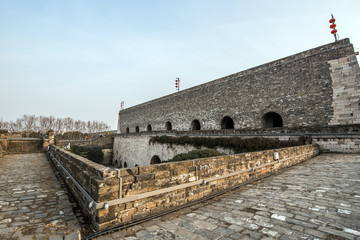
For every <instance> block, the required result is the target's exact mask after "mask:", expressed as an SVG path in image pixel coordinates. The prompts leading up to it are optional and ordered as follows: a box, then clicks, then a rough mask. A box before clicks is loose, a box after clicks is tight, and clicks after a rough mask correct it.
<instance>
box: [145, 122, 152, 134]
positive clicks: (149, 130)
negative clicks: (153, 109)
mask: <svg viewBox="0 0 360 240" xmlns="http://www.w3.org/2000/svg"><path fill="white" fill-rule="evenodd" d="M146 130H147V131H148V132H151V131H152V127H151V125H150V124H149V125H147V127H146Z"/></svg>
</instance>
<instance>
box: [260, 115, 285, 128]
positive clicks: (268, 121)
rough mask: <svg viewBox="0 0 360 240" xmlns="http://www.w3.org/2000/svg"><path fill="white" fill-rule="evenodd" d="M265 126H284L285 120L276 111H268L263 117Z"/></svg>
mask: <svg viewBox="0 0 360 240" xmlns="http://www.w3.org/2000/svg"><path fill="white" fill-rule="evenodd" d="M262 122H263V127H264V128H275V127H283V120H282V118H281V116H280V115H279V114H278V113H276V112H268V113H266V114H265V115H264V116H263V117H262Z"/></svg>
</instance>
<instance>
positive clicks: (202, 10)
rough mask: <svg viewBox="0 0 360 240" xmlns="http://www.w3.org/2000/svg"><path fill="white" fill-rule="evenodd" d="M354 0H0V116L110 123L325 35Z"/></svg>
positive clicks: (352, 8) (356, 23) (355, 6)
mask: <svg viewBox="0 0 360 240" xmlns="http://www.w3.org/2000/svg"><path fill="white" fill-rule="evenodd" d="M331 13H332V14H334V17H335V18H336V24H337V30H338V34H339V38H340V39H342V38H350V41H351V42H352V43H353V44H354V47H355V50H356V51H359V47H360V1H359V0H353V1H352V0H343V1H338V0H337V1H333V0H327V1H323V0H316V1H314V0H311V1H309V0H302V1H300V0H299V1H295V0H284V1H282V0H281V1H265V0H254V1H244V0H222V1H218V0H177V1H169V0H137V1H133V0H127V1H125V0H116V1H115V0H106V1H100V0H98V1H95V0H71V1H70V0H61V1H55V0H42V1H38V0H31V1H28V0H23V1H21V0H0V119H2V120H5V121H10V120H12V121H15V120H16V118H21V117H22V116H23V115H24V114H27V115H36V116H54V117H71V118H73V119H75V120H78V119H80V120H82V121H88V120H97V121H104V122H105V123H107V124H110V126H111V128H112V129H116V127H117V116H118V112H119V110H120V103H121V101H124V107H125V108H128V107H131V106H134V105H137V104H140V103H143V102H146V101H149V100H152V99H154V98H158V97H162V96H165V95H168V94H171V93H174V92H176V89H175V79H176V78H177V77H178V78H180V89H181V90H183V89H187V88H190V87H193V86H196V85H199V84H202V83H205V82H208V81H211V80H215V79H217V78H220V77H224V76H227V75H230V74H232V73H236V72H240V71H243V70H246V69H248V68H252V67H256V66H258V65H261V64H264V63H267V62H271V61H274V60H277V59H279V58H283V57H286V56H289V55H292V54H296V53H298V52H301V51H305V50H308V49H310V48H315V47H318V46H320V45H324V44H327V43H330V42H333V41H334V37H333V35H331V34H330V31H331V29H330V28H329V25H330V24H329V19H330V18H331Z"/></svg>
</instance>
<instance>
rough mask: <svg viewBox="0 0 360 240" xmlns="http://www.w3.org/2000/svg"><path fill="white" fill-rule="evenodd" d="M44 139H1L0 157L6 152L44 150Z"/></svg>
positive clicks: (35, 151) (16, 152)
mask: <svg viewBox="0 0 360 240" xmlns="http://www.w3.org/2000/svg"><path fill="white" fill-rule="evenodd" d="M43 142H44V141H43V139H37V138H18V139H0V157H3V156H4V155H6V154H19V153H39V152H42V151H43Z"/></svg>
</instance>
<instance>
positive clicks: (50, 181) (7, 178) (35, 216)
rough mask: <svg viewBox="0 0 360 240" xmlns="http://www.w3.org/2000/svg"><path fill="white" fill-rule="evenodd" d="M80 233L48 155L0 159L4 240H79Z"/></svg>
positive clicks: (0, 233)
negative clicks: (47, 157)
mask: <svg viewBox="0 0 360 240" xmlns="http://www.w3.org/2000/svg"><path fill="white" fill-rule="evenodd" d="M79 229H80V226H79V223H78V220H77V218H76V216H75V215H74V213H73V210H72V206H71V204H70V202H69V200H68V197H67V195H66V193H65V192H64V191H63V190H62V188H61V186H60V184H59V182H58V181H57V179H56V177H55V174H54V172H53V170H52V168H51V166H50V164H49V162H48V160H47V159H46V156H45V154H43V153H34V154H17V155H7V156H5V157H3V158H0V239H1V240H2V239H14V240H16V239H19V240H20V239H24V240H28V239H51V240H56V239H59V240H60V239H61V240H62V239H66V240H68V239H78V238H77V235H78V231H79ZM64 237H65V238H64Z"/></svg>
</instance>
